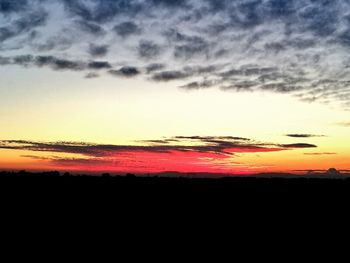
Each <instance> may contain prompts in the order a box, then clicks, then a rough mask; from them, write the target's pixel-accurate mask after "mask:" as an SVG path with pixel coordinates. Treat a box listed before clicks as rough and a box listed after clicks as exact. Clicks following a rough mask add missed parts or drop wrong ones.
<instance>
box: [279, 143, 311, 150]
mask: <svg viewBox="0 0 350 263" xmlns="http://www.w3.org/2000/svg"><path fill="white" fill-rule="evenodd" d="M280 146H281V147H283V148H295V149H298V148H300V149H303V148H317V146H316V145H314V144H309V143H293V144H281V145H280Z"/></svg>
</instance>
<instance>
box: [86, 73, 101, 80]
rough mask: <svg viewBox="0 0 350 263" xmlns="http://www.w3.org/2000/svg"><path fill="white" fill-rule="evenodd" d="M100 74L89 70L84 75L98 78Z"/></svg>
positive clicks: (89, 77) (88, 77)
mask: <svg viewBox="0 0 350 263" xmlns="http://www.w3.org/2000/svg"><path fill="white" fill-rule="evenodd" d="M99 76H100V75H99V74H97V73H95V72H90V73H88V74H86V75H85V78H86V79H95V78H98V77H99Z"/></svg>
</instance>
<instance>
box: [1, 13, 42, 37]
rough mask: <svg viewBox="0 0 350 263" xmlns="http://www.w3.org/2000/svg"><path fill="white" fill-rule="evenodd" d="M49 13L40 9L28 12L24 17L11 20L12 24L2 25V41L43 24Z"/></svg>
mask: <svg viewBox="0 0 350 263" xmlns="http://www.w3.org/2000/svg"><path fill="white" fill-rule="evenodd" d="M47 18H48V14H47V13H46V12H44V11H41V10H38V11H35V12H32V13H28V14H26V15H24V16H23V17H21V18H19V19H17V20H15V21H13V22H11V24H10V25H8V26H4V27H0V42H3V41H6V40H8V39H10V38H13V37H18V36H20V35H22V34H24V33H28V32H30V30H33V29H35V28H36V27H39V26H42V25H44V24H45V22H46V21H47Z"/></svg>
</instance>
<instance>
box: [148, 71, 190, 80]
mask: <svg viewBox="0 0 350 263" xmlns="http://www.w3.org/2000/svg"><path fill="white" fill-rule="evenodd" d="M188 77H190V73H188V72H183V71H162V72H159V73H156V74H154V75H153V76H152V80H154V81H164V82H167V81H171V80H181V79H186V78H188Z"/></svg>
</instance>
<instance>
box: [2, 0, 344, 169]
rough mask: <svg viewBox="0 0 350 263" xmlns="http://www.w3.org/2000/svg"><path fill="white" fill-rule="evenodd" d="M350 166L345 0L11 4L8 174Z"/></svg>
mask: <svg viewBox="0 0 350 263" xmlns="http://www.w3.org/2000/svg"><path fill="white" fill-rule="evenodd" d="M330 167H335V168H337V169H339V170H350V2H349V1H347V0H227V1H226V0H75V1H72V0H0V170H8V169H9V170H21V169H26V170H59V171H70V172H91V173H100V172H111V173H128V172H130V173H141V174H146V173H159V172H165V171H176V172H182V173H193V172H206V173H225V174H250V173H260V172H294V173H298V172H300V173H304V171H308V170H327V169H328V168H330Z"/></svg>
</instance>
